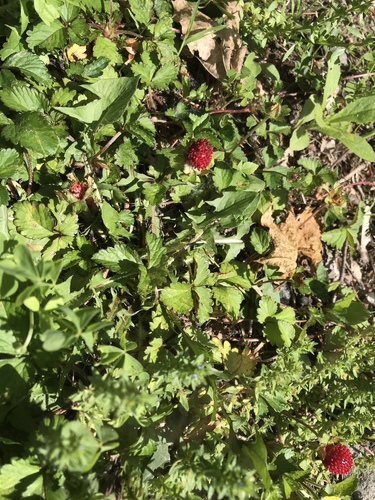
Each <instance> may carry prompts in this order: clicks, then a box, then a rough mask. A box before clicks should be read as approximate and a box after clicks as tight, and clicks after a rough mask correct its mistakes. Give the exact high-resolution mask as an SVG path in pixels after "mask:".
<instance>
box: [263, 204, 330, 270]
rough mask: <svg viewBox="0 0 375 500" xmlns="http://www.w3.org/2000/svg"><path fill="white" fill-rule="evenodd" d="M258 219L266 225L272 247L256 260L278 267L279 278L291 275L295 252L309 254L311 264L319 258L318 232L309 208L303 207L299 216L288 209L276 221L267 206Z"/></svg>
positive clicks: (295, 266)
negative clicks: (281, 218) (277, 221)
mask: <svg viewBox="0 0 375 500" xmlns="http://www.w3.org/2000/svg"><path fill="white" fill-rule="evenodd" d="M260 223H261V224H262V226H265V227H268V228H269V234H270V237H271V239H272V243H273V245H274V250H273V251H272V252H271V253H270V255H268V256H267V257H263V258H262V259H259V260H258V262H260V263H262V264H268V265H271V266H276V267H278V268H279V270H280V272H281V273H282V276H281V277H282V278H290V277H292V276H293V274H294V272H295V270H296V268H297V258H298V255H303V256H305V257H308V258H309V259H311V261H312V263H313V264H317V263H318V262H320V261H321V260H322V255H321V251H322V242H321V233H320V229H319V226H318V223H317V222H316V220H315V218H314V216H313V214H312V209H311V208H306V209H305V210H304V212H302V213H301V214H300V216H299V217H298V219H297V218H296V217H295V215H294V214H293V213H292V212H289V214H288V216H287V218H286V220H285V222H283V223H281V224H275V222H274V220H273V218H272V207H270V208H268V210H266V211H265V212H264V214H263V215H262V218H261V220H260Z"/></svg>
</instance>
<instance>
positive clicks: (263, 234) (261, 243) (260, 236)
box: [250, 227, 271, 254]
mask: <svg viewBox="0 0 375 500" xmlns="http://www.w3.org/2000/svg"><path fill="white" fill-rule="evenodd" d="M250 243H251V244H252V245H253V247H254V250H255V251H256V252H258V253H259V254H262V253H264V252H265V251H266V250H267V248H268V247H269V246H270V243H271V240H270V237H269V234H268V232H267V231H265V230H264V229H262V228H259V227H257V228H255V229H253V230H252V231H251V233H250Z"/></svg>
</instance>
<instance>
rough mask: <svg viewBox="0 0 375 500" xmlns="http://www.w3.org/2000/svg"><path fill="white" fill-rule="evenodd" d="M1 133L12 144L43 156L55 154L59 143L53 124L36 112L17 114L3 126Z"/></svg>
mask: <svg viewBox="0 0 375 500" xmlns="http://www.w3.org/2000/svg"><path fill="white" fill-rule="evenodd" d="M2 134H3V136H4V137H5V138H6V139H8V140H10V141H12V142H13V143H14V144H19V145H20V146H22V147H24V148H25V149H30V150H31V151H34V152H35V153H37V154H38V155H40V156H41V157H43V158H45V157H46V156H51V155H53V154H55V153H56V151H57V149H58V147H59V143H60V141H59V137H58V135H57V133H56V131H55V129H54V128H53V126H52V125H51V124H50V123H49V122H48V120H47V118H46V117H45V116H43V115H42V114H40V113H37V112H32V113H23V114H20V115H18V116H17V118H16V120H15V121H14V123H12V124H11V125H7V126H5V127H4V129H3V131H2Z"/></svg>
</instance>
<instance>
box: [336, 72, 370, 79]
mask: <svg viewBox="0 0 375 500" xmlns="http://www.w3.org/2000/svg"><path fill="white" fill-rule="evenodd" d="M366 76H375V73H362V74H361V75H351V76H344V77H343V78H341V80H353V79H354V78H364V77H366Z"/></svg>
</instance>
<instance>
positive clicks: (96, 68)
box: [82, 57, 110, 78]
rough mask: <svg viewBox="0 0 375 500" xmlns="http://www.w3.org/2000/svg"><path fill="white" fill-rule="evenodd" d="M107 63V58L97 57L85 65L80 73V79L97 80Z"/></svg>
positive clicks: (108, 61)
mask: <svg viewBox="0 0 375 500" xmlns="http://www.w3.org/2000/svg"><path fill="white" fill-rule="evenodd" d="M109 63H110V60H109V59H108V57H99V59H96V60H95V61H93V62H92V63H89V64H86V66H85V67H84V69H83V72H82V78H98V77H99V76H101V75H102V74H103V70H104V69H105V68H106V67H107V66H108V64H109Z"/></svg>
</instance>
